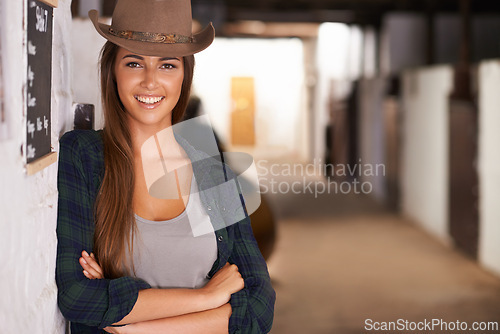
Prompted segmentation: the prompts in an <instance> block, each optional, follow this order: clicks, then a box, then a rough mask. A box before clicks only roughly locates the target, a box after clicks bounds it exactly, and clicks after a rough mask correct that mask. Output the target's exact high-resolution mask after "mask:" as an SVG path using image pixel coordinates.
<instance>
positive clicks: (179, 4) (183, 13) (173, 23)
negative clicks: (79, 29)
mask: <svg viewBox="0 0 500 334" xmlns="http://www.w3.org/2000/svg"><path fill="white" fill-rule="evenodd" d="M191 15H192V14H191V0H118V2H117V3H116V6H115V9H114V11H113V17H112V21H111V26H110V25H107V24H103V23H99V21H98V16H99V14H98V12H97V11H96V10H91V11H89V18H90V20H91V21H92V23H93V24H94V27H95V28H96V30H97V32H98V33H99V34H101V35H102V36H103V37H104V38H106V39H107V40H108V41H110V42H112V43H114V44H117V45H119V46H121V47H123V48H125V49H127V50H129V51H132V52H134V53H137V54H141V55H145V56H158V57H183V56H187V55H192V54H194V53H197V52H200V51H202V50H204V49H206V48H207V47H208V46H209V45H210V44H211V43H212V41H213V40H214V37H215V30H214V27H213V25H212V23H210V24H209V25H208V26H207V27H206V28H205V29H203V30H202V31H200V32H199V33H197V34H193V33H192V31H191V29H192V16H191Z"/></svg>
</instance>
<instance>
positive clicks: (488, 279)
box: [267, 194, 500, 334]
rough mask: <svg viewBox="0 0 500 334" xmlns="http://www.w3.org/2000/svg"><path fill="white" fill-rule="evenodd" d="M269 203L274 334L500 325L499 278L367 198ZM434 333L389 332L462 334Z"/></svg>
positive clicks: (288, 198) (294, 198)
mask: <svg viewBox="0 0 500 334" xmlns="http://www.w3.org/2000/svg"><path fill="white" fill-rule="evenodd" d="M267 197H268V198H269V201H270V203H271V206H272V208H273V211H274V213H275V215H276V217H277V218H278V224H277V228H278V238H277V241H276V245H275V248H274V251H273V253H272V255H271V257H270V258H269V260H268V264H269V271H270V274H271V277H272V280H273V284H274V287H275V289H276V293H277V302H276V308H275V320H274V325H273V329H272V331H271V333H272V334H331V333H336V334H351V333H352V334H359V333H369V332H370V331H368V330H366V329H365V328H364V327H365V320H366V319H372V320H373V321H378V322H389V321H397V320H398V319H403V320H408V321H415V322H419V321H425V320H427V321H432V319H440V320H441V319H442V320H443V321H447V322H451V321H453V322H456V321H457V320H458V321H463V322H467V323H468V325H472V323H473V322H476V321H495V322H498V323H500V278H498V277H496V276H494V275H492V274H490V273H488V272H486V271H485V270H484V269H482V268H480V267H479V266H478V265H477V264H476V263H475V262H474V261H472V260H470V259H469V258H467V257H466V256H464V255H463V254H462V253H460V252H457V251H456V250H453V249H452V247H450V246H445V245H444V244H443V243H442V242H440V241H438V240H436V239H434V238H433V237H431V236H429V235H428V234H427V233H425V232H424V231H422V230H421V229H420V228H419V227H418V226H417V225H415V224H414V223H413V222H411V221H409V220H408V219H404V218H402V217H400V216H398V215H396V214H392V213H390V212H388V211H386V210H384V209H383V208H381V207H380V206H379V205H377V204H376V203H375V202H374V201H373V200H371V199H370V197H369V196H366V195H354V194H353V195H334V194H330V195H323V196H319V197H318V198H314V195H311V194H268V195H267ZM450 326H451V325H450ZM440 329H441V327H440V326H437V327H434V330H433V331H411V330H405V331H393V332H391V333H458V332H459V331H450V330H448V331H446V330H443V331H441V330H440ZM443 329H444V327H443ZM372 332H376V331H375V330H372ZM378 332H379V333H388V332H389V331H378ZM460 332H461V333H500V331H499V330H498V329H497V330H490V331H487V330H485V331H460Z"/></svg>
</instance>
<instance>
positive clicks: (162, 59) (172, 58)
mask: <svg viewBox="0 0 500 334" xmlns="http://www.w3.org/2000/svg"><path fill="white" fill-rule="evenodd" d="M125 58H135V59H139V60H144V57H141V56H139V55H133V54H129V55H125V56H124V57H123V58H122V59H125ZM166 60H178V61H180V59H179V58H176V57H163V58H160V61H166Z"/></svg>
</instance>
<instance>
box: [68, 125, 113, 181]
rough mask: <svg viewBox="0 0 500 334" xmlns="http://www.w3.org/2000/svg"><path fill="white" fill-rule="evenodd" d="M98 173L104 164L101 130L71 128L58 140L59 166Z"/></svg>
mask: <svg viewBox="0 0 500 334" xmlns="http://www.w3.org/2000/svg"><path fill="white" fill-rule="evenodd" d="M71 166H73V167H74V168H79V169H80V168H81V169H82V170H90V171H92V172H96V173H100V172H101V170H102V168H103V166H104V146H103V141H102V137H101V131H94V130H73V131H69V132H66V133H65V134H64V135H63V136H62V137H61V139H60V140H59V167H60V168H72V167H71Z"/></svg>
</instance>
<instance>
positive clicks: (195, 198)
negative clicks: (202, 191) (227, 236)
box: [132, 176, 217, 289]
mask: <svg viewBox="0 0 500 334" xmlns="http://www.w3.org/2000/svg"><path fill="white" fill-rule="evenodd" d="M135 218H136V223H137V231H136V234H135V235H134V249H133V252H132V254H133V258H134V269H135V273H134V274H135V276H136V277H138V278H141V279H143V280H145V281H146V282H148V283H149V284H150V285H151V286H152V287H153V288H193V289H196V288H201V287H203V286H204V285H205V284H206V283H207V282H208V279H207V274H208V273H209V271H210V270H211V269H212V266H213V264H214V262H215V260H216V259H217V242H216V239H215V232H214V229H213V226H212V224H211V222H210V217H209V216H208V215H207V214H206V212H205V211H204V209H203V205H202V203H201V200H200V196H199V193H198V186H197V184H196V180H195V178H194V176H193V179H192V181H191V192H190V195H189V200H188V203H187V205H186V209H185V210H184V211H183V212H182V213H181V214H180V215H179V216H177V217H175V218H173V219H169V220H165V221H150V220H146V219H144V218H142V217H139V216H137V215H136V216H135Z"/></svg>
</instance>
